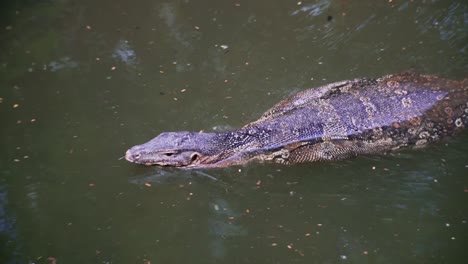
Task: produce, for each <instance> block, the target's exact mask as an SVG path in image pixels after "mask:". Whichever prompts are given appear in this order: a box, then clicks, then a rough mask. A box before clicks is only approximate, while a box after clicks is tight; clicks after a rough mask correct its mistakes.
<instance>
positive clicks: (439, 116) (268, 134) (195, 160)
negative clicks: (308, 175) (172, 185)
mask: <svg viewBox="0 0 468 264" xmlns="http://www.w3.org/2000/svg"><path fill="white" fill-rule="evenodd" d="M467 124H468V79H465V80H464V81H452V80H447V79H443V78H439V77H436V76H429V75H417V74H412V73H402V74H396V75H387V76H384V77H382V78H379V79H354V80H349V81H341V82H336V83H332V84H328V85H325V86H321V87H318V88H313V89H309V90H305V91H302V92H299V93H297V94H296V95H293V96H291V97H289V98H287V99H285V100H283V101H281V102H279V103H278V104H276V105H275V106H274V107H273V108H271V109H269V110H268V111H267V112H266V113H265V114H263V115H262V116H261V117H260V119H259V120H257V121H254V122H252V123H249V124H247V125H246V126H244V127H243V128H240V129H238V130H233V131H227V132H221V133H196V132H167V133H162V134H160V135H159V136H157V137H156V138H154V139H152V140H151V141H149V142H147V143H144V144H142V145H138V146H135V147H132V148H131V149H129V150H128V151H127V153H126V155H125V157H126V159H127V160H128V161H130V162H134V163H139V164H145V165H159V166H172V167H184V168H212V167H226V166H230V165H236V164H243V163H246V162H249V161H251V160H273V161H275V162H279V163H287V164H291V163H300V162H311V161H321V160H339V159H345V158H350V157H354V156H357V155H361V154H378V153H384V152H387V151H390V150H396V149H400V148H404V147H414V146H418V147H419V146H424V145H426V144H428V143H430V142H434V141H439V140H440V139H441V138H444V137H446V136H450V135H452V134H454V133H455V132H456V131H458V130H460V129H461V128H464V127H465V126H466V125H467Z"/></svg>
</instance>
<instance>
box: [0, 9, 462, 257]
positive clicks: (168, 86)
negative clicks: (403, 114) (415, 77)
mask: <svg viewBox="0 0 468 264" xmlns="http://www.w3.org/2000/svg"><path fill="white" fill-rule="evenodd" d="M0 15H1V16H0V17H1V18H0V47H1V51H0V126H1V128H0V143H1V148H0V262H1V263H58V264H60V263H145V264H149V263H153V264H154V263H341V262H342V263H462V262H464V261H466V259H467V258H468V253H467V250H466V249H467V247H468V223H467V221H468V206H467V204H468V135H467V133H463V134H462V135H460V136H459V137H456V138H454V139H451V140H449V141H447V142H444V143H441V144H437V145H434V146H431V147H429V148H425V149H421V150H410V151H404V152H400V153H396V154H393V155H387V156H380V157H360V158H357V159H353V160H347V161H340V162H331V163H315V164H302V165H295V166H281V165H275V164H258V163H253V164H248V165H246V166H240V167H231V168H226V169H214V170H198V171H186V170H176V169H161V168H154V167H150V168H148V167H140V166H137V165H134V164H130V163H128V162H126V161H124V160H119V158H120V157H121V156H123V154H124V152H125V150H126V149H127V148H128V147H130V146H132V145H135V144H140V143H143V142H145V141H147V140H148V139H150V138H152V137H154V136H156V135H157V134H159V133H161V132H163V131H178V130H193V131H199V130H205V131H209V130H225V129H229V128H233V127H239V126H242V125H243V124H245V123H247V122H249V121H252V120H255V119H256V118H258V117H259V116H260V115H261V114H262V112H263V111H265V110H266V109H267V108H269V107H270V106H272V105H273V104H275V103H276V102H278V101H279V100H281V99H282V98H284V97H286V96H288V95H290V94H292V93H294V92H297V91H300V90H301V89H305V88H310V87H314V86H319V85H322V84H326V83H331V82H334V81H338V80H343V79H350V78H356V77H364V76H367V77H378V76H381V75H384V74H388V73H396V72H401V71H405V70H408V69H414V70H416V71H418V72H424V73H430V74H436V75H440V76H445V77H448V78H453V79H462V78H466V77H468V74H467V72H468V55H467V52H468V3H467V2H466V1H462V0H459V1H441V0H440V1H437V0H426V1H350V0H341V1H331V0H311V1H272V0H269V1H224V0H223V1H208V0H205V1H190V0H185V1H149V0H140V1H123V0H112V1H107V0H103V1H69V0H60V1H58V0H50V1H26V0H25V1H16V2H15V1H7V2H6V3H4V4H3V6H2V8H1V11H0Z"/></svg>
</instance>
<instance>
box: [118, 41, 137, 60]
mask: <svg viewBox="0 0 468 264" xmlns="http://www.w3.org/2000/svg"><path fill="white" fill-rule="evenodd" d="M112 57H113V58H115V59H118V60H120V61H122V62H123V63H125V64H127V65H128V66H133V67H134V66H135V64H136V59H137V58H136V53H135V51H134V50H133V49H132V48H131V47H130V45H129V43H128V40H123V39H121V40H119V42H117V45H116V47H115V49H114V52H113V53H112Z"/></svg>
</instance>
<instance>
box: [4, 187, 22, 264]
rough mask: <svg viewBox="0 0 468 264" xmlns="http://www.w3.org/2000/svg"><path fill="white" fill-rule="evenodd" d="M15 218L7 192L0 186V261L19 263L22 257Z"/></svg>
mask: <svg viewBox="0 0 468 264" xmlns="http://www.w3.org/2000/svg"><path fill="white" fill-rule="evenodd" d="M15 224H16V218H15V217H14V215H13V214H12V213H11V209H10V203H9V201H8V193H7V191H6V190H5V188H4V187H3V186H0V262H2V263H17V262H18V263H19V260H21V259H23V258H22V252H21V247H20V245H21V244H20V240H19V238H18V234H17V233H16V227H15Z"/></svg>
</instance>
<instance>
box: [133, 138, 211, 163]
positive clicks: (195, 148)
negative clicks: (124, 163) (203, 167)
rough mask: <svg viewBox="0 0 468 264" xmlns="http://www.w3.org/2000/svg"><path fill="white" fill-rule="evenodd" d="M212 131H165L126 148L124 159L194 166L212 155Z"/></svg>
mask: <svg viewBox="0 0 468 264" xmlns="http://www.w3.org/2000/svg"><path fill="white" fill-rule="evenodd" d="M215 137H216V134H214V133H197V132H185V131H182V132H166V133H162V134H160V135H159V136H157V137H155V138H153V139H152V140H150V141H148V142H146V143H144V144H141V145H137V146H134V147H132V148H130V149H129V150H127V152H126V153H125V159H126V160H128V161H130V162H133V163H138V164H144V165H158V166H171V167H196V166H197V165H200V164H203V161H205V160H206V159H207V158H209V157H210V154H211V155H212V152H213V147H212V146H214V144H213V143H214V140H215Z"/></svg>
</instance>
